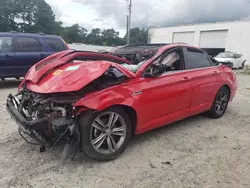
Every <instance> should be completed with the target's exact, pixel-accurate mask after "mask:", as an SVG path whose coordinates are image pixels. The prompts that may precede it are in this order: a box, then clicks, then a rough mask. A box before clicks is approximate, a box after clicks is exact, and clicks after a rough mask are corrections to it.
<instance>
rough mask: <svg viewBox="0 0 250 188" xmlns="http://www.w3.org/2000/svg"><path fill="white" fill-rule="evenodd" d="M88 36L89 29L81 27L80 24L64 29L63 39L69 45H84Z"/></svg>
mask: <svg viewBox="0 0 250 188" xmlns="http://www.w3.org/2000/svg"><path fill="white" fill-rule="evenodd" d="M86 35H87V29H85V28H83V27H80V26H79V25H78V24H74V25H72V26H71V27H65V28H64V34H63V38H64V39H65V40H66V41H67V42H68V43H73V42H76V43H83V42H84V40H85V37H86Z"/></svg>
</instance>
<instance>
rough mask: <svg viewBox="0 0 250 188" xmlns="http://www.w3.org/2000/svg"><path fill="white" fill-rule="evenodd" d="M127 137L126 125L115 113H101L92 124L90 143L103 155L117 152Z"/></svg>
mask: <svg viewBox="0 0 250 188" xmlns="http://www.w3.org/2000/svg"><path fill="white" fill-rule="evenodd" d="M126 135H127V126H126V123H125V121H124V119H123V118H122V117H121V116H120V115H119V114H118V113H115V112H111V111H110V112H104V113H101V114H100V115H98V116H97V117H96V118H95V120H94V121H93V123H92V124H91V129H90V141H91V144H92V147H93V148H94V149H95V150H96V151H97V152H99V153H102V154H111V153H114V152H116V151H117V150H118V149H119V148H120V147H121V146H122V145H123V143H124V141H125V138H126Z"/></svg>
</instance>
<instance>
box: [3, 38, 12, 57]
mask: <svg viewBox="0 0 250 188" xmlns="http://www.w3.org/2000/svg"><path fill="white" fill-rule="evenodd" d="M6 52H12V37H0V53H6Z"/></svg>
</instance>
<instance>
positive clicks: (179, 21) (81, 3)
mask: <svg viewBox="0 0 250 188" xmlns="http://www.w3.org/2000/svg"><path fill="white" fill-rule="evenodd" d="M46 2H47V3H49V4H50V5H51V7H52V9H53V11H54V13H55V15H56V20H57V21H62V22H63V25H64V26H71V25H73V24H75V23H78V24H79V25H80V26H82V27H85V28H86V29H88V31H90V30H91V29H93V28H97V27H98V28H100V29H108V28H114V29H115V30H117V31H119V32H120V36H124V35H125V31H126V15H127V5H128V4H127V1H126V0H46ZM231 20H250V0H206V1H203V0H132V25H131V26H132V27H143V28H147V27H150V26H154V27H164V26H175V25H183V24H194V23H203V22H218V21H231Z"/></svg>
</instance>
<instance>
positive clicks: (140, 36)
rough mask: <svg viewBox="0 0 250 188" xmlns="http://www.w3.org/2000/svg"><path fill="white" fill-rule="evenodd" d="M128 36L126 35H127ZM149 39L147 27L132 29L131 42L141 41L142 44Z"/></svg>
mask: <svg viewBox="0 0 250 188" xmlns="http://www.w3.org/2000/svg"><path fill="white" fill-rule="evenodd" d="M125 38H126V36H125ZM147 40H148V31H147V30H145V29H140V28H138V27H135V28H132V29H130V40H129V42H130V43H131V44H134V43H141V44H147Z"/></svg>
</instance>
